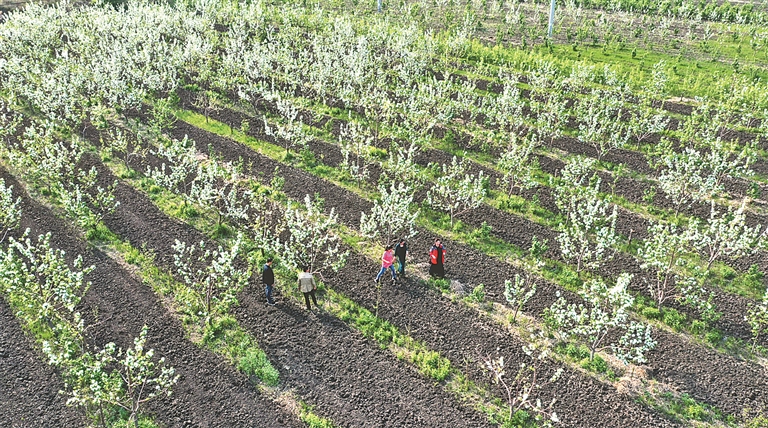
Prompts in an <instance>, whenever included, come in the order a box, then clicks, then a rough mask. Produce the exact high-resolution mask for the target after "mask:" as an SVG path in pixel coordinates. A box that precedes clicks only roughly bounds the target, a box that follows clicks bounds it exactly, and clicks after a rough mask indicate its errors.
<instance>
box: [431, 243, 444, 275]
mask: <svg viewBox="0 0 768 428" xmlns="http://www.w3.org/2000/svg"><path fill="white" fill-rule="evenodd" d="M443 263H445V247H443V244H442V242H440V239H435V243H434V245H432V248H430V249H429V275H430V276H432V277H437V278H443V277H444V276H445V267H444V266H443Z"/></svg>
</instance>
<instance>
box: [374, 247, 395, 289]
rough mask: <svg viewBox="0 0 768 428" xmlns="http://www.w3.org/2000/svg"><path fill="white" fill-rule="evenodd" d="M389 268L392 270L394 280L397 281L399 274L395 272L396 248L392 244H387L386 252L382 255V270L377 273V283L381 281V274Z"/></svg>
mask: <svg viewBox="0 0 768 428" xmlns="http://www.w3.org/2000/svg"><path fill="white" fill-rule="evenodd" d="M387 269H389V270H390V271H392V282H395V281H397V275H396V274H395V250H394V249H392V246H391V245H387V248H386V249H385V250H384V254H382V255H381V270H380V271H379V274H378V275H376V280H375V281H376V283H378V282H379V279H381V276H382V275H384V272H386V271H387Z"/></svg>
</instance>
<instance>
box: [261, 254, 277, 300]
mask: <svg viewBox="0 0 768 428" xmlns="http://www.w3.org/2000/svg"><path fill="white" fill-rule="evenodd" d="M261 282H263V283H264V288H265V292H266V293H267V304H268V305H269V306H275V301H274V300H272V290H274V287H275V272H274V271H272V257H270V258H268V259H267V263H265V264H264V269H263V270H262V272H261Z"/></svg>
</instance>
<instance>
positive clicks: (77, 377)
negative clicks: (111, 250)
mask: <svg viewBox="0 0 768 428" xmlns="http://www.w3.org/2000/svg"><path fill="white" fill-rule="evenodd" d="M0 217H2V219H0V220H1V221H2V222H1V223H0V226H2V228H3V238H5V236H6V234H7V233H8V232H9V231H12V230H14V229H16V228H17V227H18V225H19V221H20V218H21V210H20V198H15V199H14V198H13V188H12V186H6V185H5V182H4V181H2V180H0ZM28 232H29V231H28V230H27V232H25V233H24V234H23V235H22V237H21V238H20V239H18V240H17V239H15V238H14V237H10V238H9V240H8V242H7V244H6V245H3V247H2V248H0V284H2V286H1V287H2V288H1V290H0V291H2V293H3V295H4V296H5V299H6V301H8V302H9V303H10V305H11V306H12V307H13V309H14V311H15V313H16V316H17V317H18V318H19V319H20V320H21V322H22V323H23V324H24V326H25V328H26V330H27V331H29V332H30V333H32V334H33V336H34V337H35V339H36V341H37V342H38V343H39V345H40V347H41V349H42V351H43V353H44V354H45V356H46V358H47V359H48V362H49V364H51V365H53V366H55V367H56V368H57V369H59V370H60V371H61V373H62V375H63V378H64V383H65V388H66V390H65V393H66V394H67V395H68V397H69V398H68V400H67V404H69V405H75V406H81V407H83V408H85V410H86V412H87V414H88V415H89V416H90V417H91V418H93V422H94V423H96V424H98V425H99V426H105V427H106V426H110V425H111V424H113V423H115V422H116V421H118V420H120V419H121V418H124V419H125V420H126V421H127V422H128V423H129V424H131V425H133V424H136V423H138V420H139V417H140V416H141V412H142V409H143V408H144V406H145V405H146V403H147V402H149V401H151V400H153V399H154V398H156V397H159V396H168V395H170V394H171V389H172V387H173V385H174V384H175V383H176V381H177V380H178V376H177V375H176V374H175V372H174V369H173V367H170V366H169V365H168V364H166V362H165V358H160V359H159V360H158V359H156V358H154V350H152V349H146V341H147V335H148V330H147V327H146V326H144V327H143V329H142V331H141V333H140V334H139V336H138V337H136V338H135V339H134V343H133V346H132V347H127V348H125V349H123V348H119V347H117V346H116V345H115V344H114V343H111V342H110V343H107V344H106V345H104V346H103V347H98V346H93V345H92V344H89V343H88V341H87V340H86V334H85V333H86V328H87V326H86V324H85V321H84V319H83V317H82V315H81V313H80V312H79V310H78V309H79V308H80V307H81V301H82V298H83V296H84V295H85V293H86V292H87V291H88V289H89V288H90V285H91V284H90V282H88V281H87V280H86V276H87V275H88V274H89V273H90V272H91V271H93V269H94V267H93V266H90V267H86V266H84V265H83V258H82V257H81V256H77V257H75V258H74V259H73V261H72V262H69V261H68V257H67V255H66V253H65V252H64V251H63V250H59V249H55V248H54V247H53V246H52V245H51V234H50V233H48V234H46V235H41V236H39V237H38V239H37V240H33V239H31V238H30V237H29V236H28Z"/></svg>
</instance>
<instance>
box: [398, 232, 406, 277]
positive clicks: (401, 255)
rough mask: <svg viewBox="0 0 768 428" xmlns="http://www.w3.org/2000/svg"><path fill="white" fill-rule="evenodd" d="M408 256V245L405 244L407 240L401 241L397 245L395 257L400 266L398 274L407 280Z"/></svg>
mask: <svg viewBox="0 0 768 428" xmlns="http://www.w3.org/2000/svg"><path fill="white" fill-rule="evenodd" d="M407 254H408V245H407V244H406V243H405V239H401V240H400V242H399V243H398V244H397V245H395V256H396V257H397V262H398V264H399V266H398V268H397V273H399V274H400V276H402V277H403V278H405V256H406V255H407Z"/></svg>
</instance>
